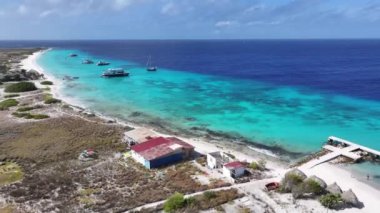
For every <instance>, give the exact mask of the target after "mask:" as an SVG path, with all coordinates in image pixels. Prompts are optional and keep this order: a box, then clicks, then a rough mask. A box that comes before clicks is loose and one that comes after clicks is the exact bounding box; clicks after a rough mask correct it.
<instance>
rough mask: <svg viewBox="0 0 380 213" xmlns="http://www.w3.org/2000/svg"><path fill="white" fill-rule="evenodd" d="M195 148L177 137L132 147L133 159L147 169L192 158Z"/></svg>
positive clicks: (150, 141)
mask: <svg viewBox="0 0 380 213" xmlns="http://www.w3.org/2000/svg"><path fill="white" fill-rule="evenodd" d="M193 152H194V147H193V146H192V145H190V144H188V143H186V142H184V141H182V140H180V139H178V138H175V137H167V138H165V137H157V138H152V139H150V140H147V141H145V142H143V143H140V144H137V145H134V146H132V147H131V155H132V158H133V159H135V160H136V161H137V162H139V163H141V164H143V165H144V166H145V167H146V168H148V169H151V168H157V167H161V166H165V165H170V164H173V163H175V162H178V161H181V160H184V159H187V158H189V157H191V156H192V154H193Z"/></svg>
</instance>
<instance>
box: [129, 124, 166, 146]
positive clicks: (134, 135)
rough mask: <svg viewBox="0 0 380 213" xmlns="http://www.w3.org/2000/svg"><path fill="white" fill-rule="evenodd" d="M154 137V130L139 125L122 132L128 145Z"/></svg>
mask: <svg viewBox="0 0 380 213" xmlns="http://www.w3.org/2000/svg"><path fill="white" fill-rule="evenodd" d="M155 137H158V135H157V134H156V133H155V132H153V131H152V130H150V129H147V128H144V127H139V128H136V129H133V130H131V131H128V132H125V133H124V140H125V142H127V143H128V144H129V145H130V146H132V145H136V144H139V143H143V142H145V141H147V140H150V139H152V138H155Z"/></svg>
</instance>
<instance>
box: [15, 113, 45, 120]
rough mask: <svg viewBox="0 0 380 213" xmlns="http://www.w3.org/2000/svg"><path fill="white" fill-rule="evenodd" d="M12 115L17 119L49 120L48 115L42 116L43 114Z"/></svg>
mask: <svg viewBox="0 0 380 213" xmlns="http://www.w3.org/2000/svg"><path fill="white" fill-rule="evenodd" d="M12 115H13V116H15V117H18V118H25V119H36V120H40V119H45V118H49V116H48V115H44V114H31V113H24V112H14V113H12Z"/></svg>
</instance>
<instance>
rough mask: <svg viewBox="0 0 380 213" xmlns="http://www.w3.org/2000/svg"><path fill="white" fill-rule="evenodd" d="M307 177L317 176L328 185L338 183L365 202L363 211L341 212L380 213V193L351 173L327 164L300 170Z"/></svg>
mask: <svg viewBox="0 0 380 213" xmlns="http://www.w3.org/2000/svg"><path fill="white" fill-rule="evenodd" d="M300 169H301V170H302V171H304V172H305V173H306V175H316V176H318V177H320V178H322V179H323V180H324V181H325V182H326V183H327V184H332V183H334V182H336V183H337V184H338V185H339V186H340V187H341V188H342V190H343V191H346V190H349V189H352V191H353V192H354V193H355V194H356V196H357V197H358V199H359V201H360V202H363V204H364V207H363V208H362V209H356V208H352V209H345V210H344V211H339V212H368V213H376V212H380V191H379V190H377V189H375V188H373V187H371V186H369V185H368V184H365V183H363V182H361V181H359V180H357V179H355V178H353V177H352V176H351V173H350V172H348V171H346V170H344V169H342V168H339V167H337V166H335V165H333V164H330V163H325V164H322V165H319V166H316V167H314V168H312V169H305V168H302V166H301V168H300Z"/></svg>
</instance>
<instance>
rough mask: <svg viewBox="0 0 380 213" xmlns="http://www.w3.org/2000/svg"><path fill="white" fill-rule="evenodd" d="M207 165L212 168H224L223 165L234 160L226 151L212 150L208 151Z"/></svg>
mask: <svg viewBox="0 0 380 213" xmlns="http://www.w3.org/2000/svg"><path fill="white" fill-rule="evenodd" d="M206 157H207V166H208V167H209V168H210V169H217V168H223V165H224V164H226V163H229V162H231V161H232V158H230V157H229V156H228V155H226V153H224V152H219V151H218V152H210V153H207V156H206Z"/></svg>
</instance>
